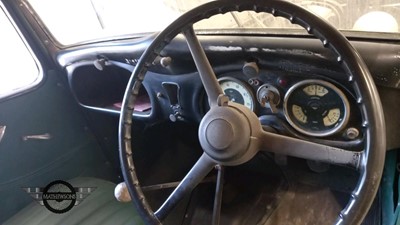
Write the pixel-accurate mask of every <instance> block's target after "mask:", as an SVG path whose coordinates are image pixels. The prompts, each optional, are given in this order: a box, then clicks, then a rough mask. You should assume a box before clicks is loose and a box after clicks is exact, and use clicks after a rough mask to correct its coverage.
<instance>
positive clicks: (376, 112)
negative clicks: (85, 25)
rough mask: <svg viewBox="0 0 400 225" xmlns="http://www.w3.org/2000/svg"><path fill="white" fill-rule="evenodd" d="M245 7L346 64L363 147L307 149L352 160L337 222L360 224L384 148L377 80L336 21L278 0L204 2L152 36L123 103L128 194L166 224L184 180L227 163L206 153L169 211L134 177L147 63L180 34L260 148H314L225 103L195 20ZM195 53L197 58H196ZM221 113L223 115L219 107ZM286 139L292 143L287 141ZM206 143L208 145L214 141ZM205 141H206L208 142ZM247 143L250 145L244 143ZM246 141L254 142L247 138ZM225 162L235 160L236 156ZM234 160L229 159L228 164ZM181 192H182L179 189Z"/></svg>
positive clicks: (214, 95) (218, 101)
mask: <svg viewBox="0 0 400 225" xmlns="http://www.w3.org/2000/svg"><path fill="white" fill-rule="evenodd" d="M244 10H252V11H255V12H267V13H270V14H272V15H274V16H280V17H284V18H286V19H288V20H290V21H291V22H292V23H294V24H298V25H300V26H302V27H303V28H305V29H306V30H307V32H308V33H310V34H313V35H314V36H315V37H317V38H318V39H320V40H321V42H322V44H323V45H324V47H326V48H328V49H330V50H331V51H332V52H333V54H334V55H335V56H336V60H337V62H338V63H339V64H340V65H341V66H342V68H343V69H344V71H345V72H346V74H347V75H348V82H350V83H351V84H352V87H353V89H354V91H355V94H356V99H357V105H358V107H359V109H360V112H361V115H362V127H363V133H364V150H363V151H362V152H360V153H358V154H355V153H354V154H353V153H351V152H345V153H346V156H344V154H343V152H344V151H345V150H343V149H335V148H331V147H329V146H322V147H321V146H319V145H318V144H314V145H311V146H315V149H316V151H314V152H307V154H316V155H318V156H320V158H321V159H322V160H324V161H328V162H333V163H344V164H348V165H352V166H353V167H355V168H357V169H358V170H359V173H360V175H359V179H358V182H357V185H356V187H355V188H354V190H353V192H352V194H351V197H350V200H349V202H348V204H347V206H346V207H345V208H344V209H343V210H342V211H341V213H340V214H339V216H338V218H337V220H336V222H335V224H360V223H361V222H362V221H363V219H364V217H365V216H366V214H367V212H368V210H369V208H370V206H371V204H372V202H373V200H374V198H373V196H375V194H376V192H377V190H378V188H379V183H380V178H381V175H382V171H383V165H384V158H385V151H386V138H385V124H384V117H383V110H382V105H381V102H380V99H379V94H378V91H377V89H376V86H375V84H374V82H373V79H372V76H371V75H370V73H369V71H368V68H367V66H366V65H365V63H364V62H363V60H362V58H361V56H360V55H359V54H358V53H357V51H356V50H355V49H354V48H353V47H352V46H351V44H350V43H349V42H348V40H347V39H346V38H345V37H344V36H343V35H342V34H341V33H340V32H339V31H337V30H336V29H335V28H334V27H333V26H331V25H329V24H328V23H326V22H325V21H324V20H322V19H320V18H319V17H317V16H315V15H313V14H312V13H310V12H308V11H307V10H305V9H303V8H301V7H299V6H296V5H294V4H292V3H290V2H286V1H280V0H272V1H260V0H250V1H243V0H229V1H228V0H227V1H225V0H222V1H221V0H219V1H213V2H209V3H206V4H204V5H201V6H199V7H196V8H194V9H192V10H190V11H188V12H187V13H185V14H183V15H182V16H181V17H179V18H178V19H177V20H175V21H174V22H173V23H171V24H170V25H169V26H168V27H167V28H166V29H165V30H164V31H162V32H161V33H159V34H158V36H157V37H156V38H155V39H154V40H153V42H152V43H151V44H150V45H149V47H148V48H147V49H146V51H145V52H144V53H143V55H142V56H141V58H140V60H139V62H138V64H137V66H136V67H135V70H134V71H133V73H132V76H131V78H130V80H129V82H128V85H127V89H126V92H125V95H124V100H123V103H122V108H121V116H120V124H119V144H120V147H119V151H120V161H121V169H122V173H123V176H124V180H125V182H126V184H127V187H128V190H129V193H130V195H131V197H132V200H133V202H134V203H135V206H136V208H137V209H138V211H139V213H140V215H141V216H142V218H143V219H144V221H145V222H146V223H147V224H162V223H161V220H163V219H164V218H165V217H166V215H167V213H168V212H169V210H170V209H171V207H172V208H173V206H174V205H173V204H172V203H174V202H172V203H171V202H170V201H169V200H170V198H175V197H176V196H174V193H175V194H176V191H182V190H181V189H179V187H180V186H181V185H182V186H183V188H189V189H190V188H192V189H193V188H194V187H195V185H196V184H197V183H198V182H200V181H201V179H202V178H203V177H204V176H206V175H207V174H208V172H209V171H210V170H211V169H212V168H213V167H214V166H215V165H216V164H223V163H224V161H221V159H219V158H218V159H215V158H213V156H211V157H210V154H209V153H210V152H211V151H209V152H208V153H205V154H203V155H202V157H200V159H199V161H198V162H197V163H196V164H195V165H194V167H193V168H192V170H191V171H190V172H189V173H188V175H187V177H188V176H189V177H190V178H191V179H193V178H196V179H198V180H196V181H195V182H194V183H184V182H186V181H187V179H186V180H185V178H187V177H185V178H184V180H183V181H182V182H181V184H180V186H178V187H177V189H175V191H174V192H173V193H172V194H171V196H170V198H168V199H167V201H166V202H165V203H164V205H163V206H165V205H167V210H164V211H162V210H161V209H162V207H163V206H162V207H161V208H160V209H159V210H158V211H157V212H154V211H153V210H152V209H151V207H150V206H149V204H148V202H147V201H146V198H145V196H144V194H143V192H142V190H141V187H140V184H139V181H138V178H137V176H136V172H135V167H134V163H133V159H132V148H131V140H132V136H131V126H132V114H133V110H134V104H135V100H136V97H137V95H138V93H139V88H140V86H141V84H142V81H143V79H144V77H145V74H146V72H147V68H148V67H150V66H151V64H152V62H153V61H154V59H155V58H156V56H157V55H159V54H160V52H161V50H162V49H163V48H164V47H165V46H166V45H167V44H168V43H169V42H170V41H171V40H172V39H173V38H174V37H175V36H176V35H178V34H179V33H183V34H184V36H185V37H186V39H187V42H188V45H189V49H190V50H191V53H192V55H193V56H194V60H195V63H196V66H197V68H198V70H199V74H200V76H201V78H202V82H203V84H204V86H205V89H206V92H207V94H208V96H209V97H210V106H211V108H212V109H213V108H217V107H219V106H222V105H225V106H228V108H229V110H228V111H229V113H231V112H233V111H235V112H236V111H239V114H240V113H243V114H246V115H245V117H246V118H245V119H244V120H249V121H250V120H251V122H244V123H246V126H249V127H250V128H249V129H250V133H252V132H253V133H252V135H254V136H256V137H257V138H259V139H260V140H258V141H256V142H257V143H256V144H254V145H256V147H257V148H260V147H263V146H266V145H269V146H272V145H273V146H272V147H271V148H273V149H275V148H279V147H281V146H282V145H290V144H291V143H292V144H293V143H295V144H296V146H299V148H300V149H305V148H309V147H310V145H308V144H309V143H303V142H301V141H296V140H292V139H293V138H287V137H282V136H280V135H274V134H258V129H259V128H260V127H258V126H259V125H257V124H254V121H255V120H254V116H255V115H254V114H253V115H252V112H251V113H249V112H248V111H246V109H243V108H244V107H241V106H238V105H236V104H231V103H227V100H226V98H224V97H223V96H222V95H221V94H222V90H221V89H220V87H219V85H218V82H217V80H216V78H215V75H214V73H213V71H212V68H211V66H210V65H209V63H208V60H207V58H206V56H205V54H204V51H203V50H202V48H201V46H200V44H199V42H198V40H197V38H196V35H195V34H194V31H193V28H192V25H193V24H194V23H195V22H197V21H200V20H202V19H205V18H208V17H210V16H213V15H216V14H223V13H226V12H230V11H244ZM196 57H198V58H197V59H196ZM204 60H205V61H204ZM198 63H200V64H202V63H204V65H198ZM205 74H206V75H205ZM207 75H211V76H207ZM213 106H215V107H213ZM220 108H221V107H220ZM224 112H225V111H224ZM219 113H220V114H221V112H219ZM214 114H215V113H214ZM217 114H218V113H217ZM231 114H232V113H231ZM233 114H235V113H233ZM235 115H236V114H235ZM235 115H233V117H235ZM205 117H206V116H205ZM212 119H215V118H214V117H211V119H209V120H212ZM203 121H204V119H203ZM203 121H202V123H203ZM204 123H206V122H204ZM249 124H250V125H249ZM204 126H205V127H206V128H203V129H202V128H201V127H202V125H200V130H203V131H199V136H200V141H201V142H202V139H203V142H204V139H207V137H205V136H206V135H207V134H204V135H203V136H201V134H200V132H205V131H204V130H207V127H208V126H210V123H209V122H207V123H206V125H204ZM204 126H203V127H204ZM263 135H264V136H263ZM279 136H280V137H279ZM264 137H265V138H264ZM279 138H280V139H279ZM271 140H272V141H271ZM275 140H276V141H275ZM287 142H288V143H289V144H286V143H287ZM271 143H272V144H271ZM208 144H209V145H210V143H208ZM302 144H304V145H305V146H304V147H302ZM205 145H207V143H206V144H205ZM205 145H203V143H202V147H203V149H204V148H205V147H204V146H205ZM214 145H218V146H219V145H224V143H220V142H218V143H214ZM244 145H246V143H245V144H244ZM247 145H251V144H249V143H247ZM214 147H215V146H214ZM292 147H293V146H292ZM323 147H325V148H326V149H324V148H323ZM206 148H208V147H206ZM284 148H285V147H284ZM257 151H258V150H254V149H253V150H248V151H247V150H246V152H245V153H243V154H245V155H246V156H243V157H242V156H240V157H239V158H240V159H239V160H237V161H235V162H234V163H230V164H231V165H237V164H241V163H243V162H245V161H247V160H249V158H251V157H252V156H254V155H255V153H256V152H257ZM304 151H305V150H304ZM214 152H215V151H214ZM298 152H300V151H298ZM281 153H282V152H281ZM283 153H284V154H286V153H287V154H289V155H290V154H292V155H293V153H291V152H283ZM339 153H340V155H339ZM241 154H242V153H241ZM330 154H332V156H330ZM335 154H338V155H337V156H338V157H339V158H340V157H342V156H343V157H342V158H343V161H340V160H341V159H339V161H337V160H338V159H336V158H335V157H336V155H335ZM235 156H236V155H235ZM293 156H300V157H303V156H304V157H305V155H301V154H300V155H293ZM218 157H219V155H218ZM307 157H308V156H307ZM307 157H305V158H307ZM313 157H314V156H313ZM211 158H212V159H211ZM224 159H226V158H224ZM313 159H315V158H313ZM316 159H319V158H316ZM227 161H229V162H232V160H227ZM230 164H229V163H227V165H230ZM196 182H197V183H196ZM185 185H186V186H185ZM178 194H180V192H179V193H178ZM171 204H172V205H171Z"/></svg>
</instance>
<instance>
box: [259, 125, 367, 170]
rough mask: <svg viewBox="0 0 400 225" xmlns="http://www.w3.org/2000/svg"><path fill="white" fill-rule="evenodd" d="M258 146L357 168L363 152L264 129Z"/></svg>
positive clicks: (281, 152) (274, 151)
mask: <svg viewBox="0 0 400 225" xmlns="http://www.w3.org/2000/svg"><path fill="white" fill-rule="evenodd" d="M260 148H261V149H262V150H263V151H268V152H273V153H279V154H283V155H289V156H294V157H298V158H303V159H310V160H315V161H322V162H326V163H333V164H340V165H347V166H351V167H354V168H357V169H358V166H359V165H360V160H361V157H362V154H363V152H354V151H348V150H345V149H341V148H336V147H331V146H328V145H323V144H318V143H314V142H310V141H306V140H300V139H297V138H292V137H288V136H284V135H279V134H275V133H270V132H266V131H263V132H262V133H261V147H260Z"/></svg>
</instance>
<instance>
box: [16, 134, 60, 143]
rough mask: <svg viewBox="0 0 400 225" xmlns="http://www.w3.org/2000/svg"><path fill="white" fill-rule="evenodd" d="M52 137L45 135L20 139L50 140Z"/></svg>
mask: <svg viewBox="0 0 400 225" xmlns="http://www.w3.org/2000/svg"><path fill="white" fill-rule="evenodd" d="M52 137H53V136H51V134H49V133H45V134H36V135H26V136H23V137H22V140H24V141H27V140H50V139H51V138H52Z"/></svg>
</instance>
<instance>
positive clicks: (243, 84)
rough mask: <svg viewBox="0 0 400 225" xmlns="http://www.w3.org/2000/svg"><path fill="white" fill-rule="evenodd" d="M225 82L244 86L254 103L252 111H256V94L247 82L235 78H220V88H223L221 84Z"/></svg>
mask: <svg viewBox="0 0 400 225" xmlns="http://www.w3.org/2000/svg"><path fill="white" fill-rule="evenodd" d="M224 81H232V82H235V83H238V84H239V85H241V86H243V87H244V89H246V91H247V92H248V93H249V94H250V97H251V101H252V103H253V104H252V107H251V109H250V110H251V111H253V112H254V111H255V109H256V102H257V101H256V98H255V96H254V93H253V91H252V89H251V88H250V87H249V85H248V84H247V83H246V82H244V81H241V80H239V79H237V78H234V77H220V78H218V83H219V85H220V86H221V82H224ZM238 104H239V103H238ZM243 106H245V105H243ZM245 107H246V108H248V107H247V106H245Z"/></svg>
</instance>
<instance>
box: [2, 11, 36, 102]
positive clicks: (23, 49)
mask: <svg viewBox="0 0 400 225" xmlns="http://www.w3.org/2000/svg"><path fill="white" fill-rule="evenodd" d="M0 34H1V39H0V98H2V97H6V96H9V95H13V94H16V93H18V92H21V91H24V90H26V89H29V88H31V87H33V86H34V85H36V84H37V83H39V82H40V80H41V78H42V74H41V71H40V69H39V66H38V65H37V63H36V60H35V57H34V56H33V54H32V53H31V51H30V50H29V48H28V46H27V45H26V43H25V42H24V40H23V38H22V36H21V35H20V33H19V32H18V30H17V29H16V28H15V27H14V24H13V23H12V22H11V20H10V19H9V17H8V16H7V14H6V12H5V11H4V10H3V9H2V8H1V7H0Z"/></svg>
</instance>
